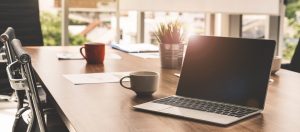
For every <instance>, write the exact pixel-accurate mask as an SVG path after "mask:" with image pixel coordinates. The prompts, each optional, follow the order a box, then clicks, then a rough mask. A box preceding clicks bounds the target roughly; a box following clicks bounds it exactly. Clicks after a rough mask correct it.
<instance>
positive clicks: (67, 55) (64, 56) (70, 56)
mask: <svg viewBox="0 0 300 132" xmlns="http://www.w3.org/2000/svg"><path fill="white" fill-rule="evenodd" d="M56 56H57V58H58V59H59V60H81V59H83V57H82V56H81V54H80V53H77V52H62V53H57V54H56ZM105 59H122V57H121V56H120V55H118V54H107V55H105Z"/></svg>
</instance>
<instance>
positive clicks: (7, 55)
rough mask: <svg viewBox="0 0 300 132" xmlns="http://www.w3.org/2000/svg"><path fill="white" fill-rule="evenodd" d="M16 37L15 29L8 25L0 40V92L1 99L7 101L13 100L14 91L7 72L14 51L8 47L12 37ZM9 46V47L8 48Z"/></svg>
mask: <svg viewBox="0 0 300 132" xmlns="http://www.w3.org/2000/svg"><path fill="white" fill-rule="evenodd" d="M14 38H15V31H14V29H13V28H11V27H8V28H7V30H6V31H5V32H4V33H3V34H1V36H0V40H1V42H2V45H1V50H0V51H1V52H0V55H1V57H0V58H1V60H0V61H1V62H0V73H1V74H0V86H1V87H0V93H1V94H2V95H1V97H0V98H1V100H2V101H3V100H5V101H9V100H12V93H13V91H14V90H13V89H11V87H10V85H9V81H8V78H7V74H6V70H5V68H6V66H7V64H9V63H11V62H12V61H13V60H12V58H11V56H12V53H11V50H10V49H11V48H10V47H8V46H10V42H11V40H12V39H14ZM6 47H7V48H6Z"/></svg>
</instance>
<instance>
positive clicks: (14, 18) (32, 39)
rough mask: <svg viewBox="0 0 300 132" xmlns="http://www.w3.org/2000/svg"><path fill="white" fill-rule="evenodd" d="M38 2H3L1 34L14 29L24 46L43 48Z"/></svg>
mask: <svg viewBox="0 0 300 132" xmlns="http://www.w3.org/2000/svg"><path fill="white" fill-rule="evenodd" d="M38 2H39V1H38V0H1V1H0V32H4V31H5V30H6V28H7V27H13V28H14V29H15V31H16V37H17V38H18V39H20V40H21V41H22V42H23V43H24V46H42V45H43V36H42V31H41V24H40V16H39V3H38Z"/></svg>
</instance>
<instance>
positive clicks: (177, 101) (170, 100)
mask: <svg viewBox="0 0 300 132" xmlns="http://www.w3.org/2000/svg"><path fill="white" fill-rule="evenodd" d="M153 102H154V103H159V104H165V105H171V106H176V107H182V108H188V109H194V110H200V111H206V112H211V113H216V114H221V115H228V116H235V117H243V116H245V115H248V114H250V113H253V112H256V111H258V110H254V109H249V108H245V107H239V106H234V105H229V104H222V103H216V102H210V101H203V100H196V99H189V98H182V97H175V96H171V97H167V98H163V99H159V100H155V101H153Z"/></svg>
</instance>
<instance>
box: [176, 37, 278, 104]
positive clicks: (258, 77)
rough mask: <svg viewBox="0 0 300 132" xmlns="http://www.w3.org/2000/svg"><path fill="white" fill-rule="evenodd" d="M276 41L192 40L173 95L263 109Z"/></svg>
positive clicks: (212, 38)
mask: <svg viewBox="0 0 300 132" xmlns="http://www.w3.org/2000/svg"><path fill="white" fill-rule="evenodd" d="M274 49H275V41H272V40H256V39H242V38H225V37H208V36H194V37H192V38H191V39H190V41H189V44H188V48H187V51H186V55H185V60H184V64H183V68H182V71H181V77H180V80H179V84H178V89H177V92H176V95H180V96H184V97H192V98H198V99H204V100H210V101H217V102H223V103H230V104H236V105H242V106H249V107H256V108H260V109H263V107H264V102H265V96H266V90H267V87H268V79H269V75H270V69H271V64H272V58H273V55H274Z"/></svg>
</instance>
